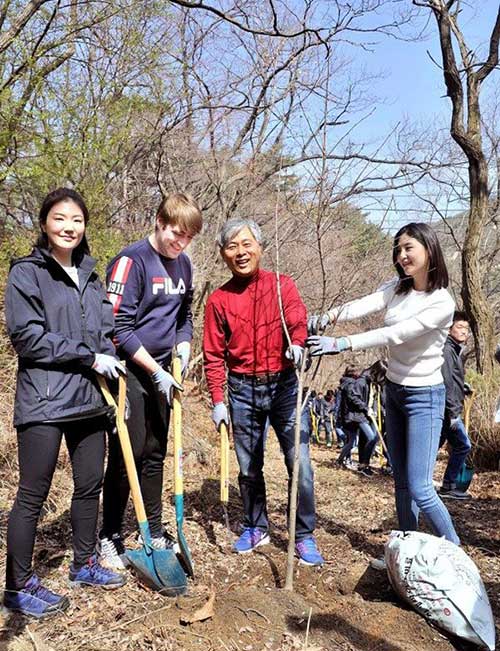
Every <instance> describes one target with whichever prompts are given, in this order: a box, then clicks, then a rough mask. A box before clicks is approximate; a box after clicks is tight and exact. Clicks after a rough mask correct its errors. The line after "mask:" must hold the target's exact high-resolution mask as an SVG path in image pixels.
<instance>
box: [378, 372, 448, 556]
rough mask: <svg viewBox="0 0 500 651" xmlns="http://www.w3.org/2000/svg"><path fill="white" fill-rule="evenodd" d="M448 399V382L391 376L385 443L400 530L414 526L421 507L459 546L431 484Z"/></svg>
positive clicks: (437, 530)
mask: <svg viewBox="0 0 500 651" xmlns="http://www.w3.org/2000/svg"><path fill="white" fill-rule="evenodd" d="M444 402H445V388H444V384H437V385H433V386H423V387H410V386H403V385H401V384H394V383H393V382H390V381H387V384H386V427H387V447H388V450H389V455H390V458H391V462H392V469H393V472H394V482H395V485H396V509H397V512H398V520H399V527H400V529H402V530H403V531H416V530H417V525H418V516H419V512H420V511H422V512H423V513H424V515H425V517H426V519H427V521H428V522H429V524H430V525H431V527H432V528H433V530H434V533H435V534H436V536H444V537H445V538H446V539H447V540H450V541H451V542H453V543H456V544H457V545H458V544H459V543H460V541H459V538H458V536H457V534H456V531H455V529H454V527H453V523H452V521H451V518H450V514H449V513H448V511H447V509H446V507H445V505H444V504H443V502H442V501H441V499H440V498H439V496H438V494H437V493H436V490H435V488H434V485H433V483H432V473H433V470H434V466H435V464H436V456H437V451H438V447H439V437H440V433H441V428H442V425H443V414H444Z"/></svg>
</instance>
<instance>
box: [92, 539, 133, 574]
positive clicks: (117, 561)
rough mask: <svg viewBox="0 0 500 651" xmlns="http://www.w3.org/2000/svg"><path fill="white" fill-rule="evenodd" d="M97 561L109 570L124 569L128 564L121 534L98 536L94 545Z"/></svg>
mask: <svg viewBox="0 0 500 651" xmlns="http://www.w3.org/2000/svg"><path fill="white" fill-rule="evenodd" d="M96 551H97V556H98V558H99V562H100V563H102V565H103V566H104V567H107V568H108V569H110V570H124V569H125V568H126V567H127V565H128V564H129V562H128V560H127V556H126V554H125V547H124V545H123V541H122V539H121V536H119V535H118V534H114V535H113V536H112V537H111V538H100V539H99V540H98V541H97V546H96Z"/></svg>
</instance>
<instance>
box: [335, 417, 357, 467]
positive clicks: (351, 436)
mask: <svg viewBox="0 0 500 651" xmlns="http://www.w3.org/2000/svg"><path fill="white" fill-rule="evenodd" d="M343 432H344V436H346V441H345V443H344V445H343V447H342V450H340V454H339V457H338V459H337V463H344V461H345V460H346V459H348V460H349V461H350V460H351V452H352V449H353V447H354V446H355V445H356V441H357V440H358V432H359V430H358V423H349V424H347V425H344V429H343Z"/></svg>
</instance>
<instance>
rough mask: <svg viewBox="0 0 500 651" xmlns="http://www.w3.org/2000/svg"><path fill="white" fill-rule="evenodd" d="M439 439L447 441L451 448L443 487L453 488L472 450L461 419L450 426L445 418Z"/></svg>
mask: <svg viewBox="0 0 500 651" xmlns="http://www.w3.org/2000/svg"><path fill="white" fill-rule="evenodd" d="M441 438H442V439H444V440H446V441H448V443H449V444H450V446H451V453H450V458H449V459H448V465H447V466H446V471H445V473H444V478H443V485H444V486H446V487H449V488H455V484H456V480H457V477H458V473H459V472H460V469H461V468H462V465H463V462H464V461H465V459H466V457H467V455H468V454H469V452H470V451H471V448H472V446H471V442H470V439H469V437H468V436H467V430H466V429H465V425H464V424H463V422H462V419H461V418H458V419H457V420H456V421H455V422H454V423H453V425H452V424H451V423H450V421H449V419H447V418H445V421H444V424H443V431H442V432H441Z"/></svg>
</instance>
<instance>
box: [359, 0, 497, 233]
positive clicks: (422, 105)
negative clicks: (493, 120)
mask: <svg viewBox="0 0 500 651" xmlns="http://www.w3.org/2000/svg"><path fill="white" fill-rule="evenodd" d="M408 4H410V0H408ZM462 4H463V12H462V16H461V20H460V24H461V26H462V30H463V32H464V35H465V38H466V42H467V43H468V44H469V45H470V46H471V47H473V48H479V49H480V51H481V52H483V53H485V52H486V51H487V44H488V41H489V36H490V33H491V30H492V28H493V25H494V22H495V18H496V14H497V11H498V2H497V1H496V0H478V1H477V2H475V1H474V0H472V1H471V2H470V3H468V4H467V5H466V4H465V3H462ZM471 5H473V7H472V6H471ZM424 17H425V12H424V14H423V18H424ZM429 18H430V19H429V20H428V21H427V28H426V30H425V34H424V35H423V37H422V38H419V39H418V40H416V41H409V42H402V41H398V40H396V39H393V38H390V37H381V38H379V39H377V41H378V42H377V44H376V45H375V46H374V47H373V49H372V51H369V52H363V51H359V52H358V54H357V56H356V63H357V64H362V65H364V66H366V68H367V70H368V71H370V72H372V73H375V72H376V71H380V72H382V73H383V77H384V78H382V79H380V80H378V81H377V82H376V84H375V86H374V93H376V95H377V96H378V98H379V100H382V102H381V103H379V104H378V105H377V109H376V111H375V112H374V114H373V115H372V116H371V117H370V118H369V119H368V120H367V121H366V122H365V123H364V124H363V125H361V126H360V128H359V129H358V130H357V132H356V134H357V137H356V139H357V140H358V141H362V138H365V139H366V140H367V141H369V140H370V139H373V137H374V134H384V133H387V132H389V131H390V129H391V127H393V126H394V125H395V124H396V123H398V122H399V121H401V120H404V119H405V117H408V118H409V119H410V120H411V122H412V123H413V124H415V123H419V124H421V125H425V124H436V123H439V124H442V125H443V127H446V128H447V127H448V125H449V120H450V111H451V102H450V100H449V99H448V98H447V97H446V96H445V86H444V80H443V75H442V71H441V70H440V69H439V68H438V67H437V66H436V64H435V63H433V62H432V60H431V59H430V57H429V54H428V51H429V52H430V53H431V55H432V57H433V58H434V59H435V60H436V61H437V62H440V60H441V52H440V48H439V41H438V34H437V27H436V22H435V20H434V18H433V17H432V16H429ZM424 23H425V21H424V20H423V19H422V21H421V22H420V25H421V26H423V25H424ZM418 26H419V24H418V23H414V24H413V25H412V29H414V30H416V28H417V27H418ZM405 31H406V33H407V34H409V33H410V31H409V29H406V30H405ZM493 85H496V87H499V86H500V74H499V71H494V72H493V73H492V74H491V75H490V76H489V78H488V79H487V81H486V82H485V85H484V89H483V94H482V96H483V97H484V96H485V95H486V94H487V92H488V89H489V88H492V87H493ZM390 199H391V196H390V195H387V196H386V197H384V202H383V203H385V206H387V205H388V204H389V200H390ZM392 201H393V203H392V204H391V205H393V206H396V207H397V208H399V209H401V208H404V210H405V211H407V210H408V208H409V207H410V206H416V204H415V199H414V198H408V199H405V197H404V191H398V192H397V194H396V197H395V199H394V198H393V199H392ZM394 201H395V203H394ZM360 204H361V205H366V207H367V208H368V206H371V205H373V204H371V203H369V202H368V201H361V202H360ZM453 210H455V211H458V210H460V208H459V207H455V208H453V209H452V212H453ZM381 212H383V208H377V209H376V210H375V211H374V212H373V214H370V218H373V219H374V220H377V219H378V217H379V216H380V213H381ZM394 212H395V211H394ZM408 216H409V217H411V218H413V215H411V214H409V215H408ZM395 218H396V215H395V214H394V219H395ZM402 219H403V221H408V220H407V219H405V218H404V216H403V217H402Z"/></svg>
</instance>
